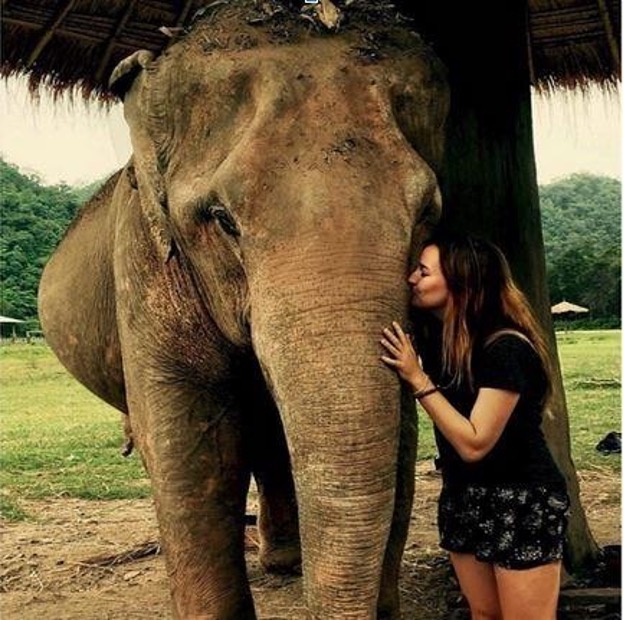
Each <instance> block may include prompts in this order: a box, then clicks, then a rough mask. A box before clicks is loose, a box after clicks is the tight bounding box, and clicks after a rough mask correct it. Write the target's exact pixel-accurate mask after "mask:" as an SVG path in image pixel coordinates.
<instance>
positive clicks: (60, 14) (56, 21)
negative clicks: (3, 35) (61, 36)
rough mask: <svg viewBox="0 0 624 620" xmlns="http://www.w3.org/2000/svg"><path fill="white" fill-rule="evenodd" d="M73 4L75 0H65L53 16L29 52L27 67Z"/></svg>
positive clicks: (37, 56)
mask: <svg viewBox="0 0 624 620" xmlns="http://www.w3.org/2000/svg"><path fill="white" fill-rule="evenodd" d="M74 4H76V0H67V2H66V3H65V6H64V7H63V8H62V9H61V10H60V11H59V12H58V13H57V15H56V17H55V18H54V21H53V22H52V24H50V26H48V28H46V31H45V33H44V35H43V36H42V37H41V39H39V43H37V46H36V47H35V49H34V50H33V51H32V53H31V54H30V56H29V58H28V62H27V63H26V66H27V67H32V65H33V64H34V63H35V61H36V60H37V58H39V56H40V54H41V52H42V51H43V50H44V48H45V46H46V45H47V44H48V43H49V42H50V39H52V37H53V36H54V32H55V31H56V29H57V28H58V27H59V26H60V25H61V23H62V22H63V20H64V19H65V18H66V17H67V14H68V13H69V12H70V11H71V10H72V8H73V7H74Z"/></svg>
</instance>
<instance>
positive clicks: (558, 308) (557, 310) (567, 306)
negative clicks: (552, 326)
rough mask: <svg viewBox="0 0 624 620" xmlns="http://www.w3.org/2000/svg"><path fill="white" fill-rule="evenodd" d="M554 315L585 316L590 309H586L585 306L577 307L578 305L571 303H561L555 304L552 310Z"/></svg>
mask: <svg viewBox="0 0 624 620" xmlns="http://www.w3.org/2000/svg"><path fill="white" fill-rule="evenodd" d="M550 311H551V312H552V314H568V313H571V314H584V313H585V312H589V308H584V307H583V306H577V305H576V304H573V303H570V302H569V301H561V302H559V303H558V304H555V305H554V306H552V307H551V308H550Z"/></svg>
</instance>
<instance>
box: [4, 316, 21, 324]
mask: <svg viewBox="0 0 624 620" xmlns="http://www.w3.org/2000/svg"><path fill="white" fill-rule="evenodd" d="M24 322H25V321H20V319H12V318H11V317H10V316H0V323H24Z"/></svg>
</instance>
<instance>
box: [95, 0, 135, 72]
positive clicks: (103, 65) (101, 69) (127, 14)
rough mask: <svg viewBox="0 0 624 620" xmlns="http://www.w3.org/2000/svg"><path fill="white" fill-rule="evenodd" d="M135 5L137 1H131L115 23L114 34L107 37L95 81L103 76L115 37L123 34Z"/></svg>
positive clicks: (113, 46)
mask: <svg viewBox="0 0 624 620" xmlns="http://www.w3.org/2000/svg"><path fill="white" fill-rule="evenodd" d="M136 3H137V0H131V1H130V2H129V3H128V6H127V7H126V10H125V11H124V13H123V15H122V16H121V19H120V20H119V21H118V22H117V27H116V28H115V32H113V34H112V36H111V37H109V39H108V43H107V44H106V49H105V50H104V54H102V60H101V62H100V66H99V67H98V69H97V71H96V73H95V81H96V82H100V81H101V80H102V77H103V75H104V71H105V70H106V67H107V66H108V63H109V61H110V58H111V55H112V53H113V50H114V49H115V43H116V41H117V37H118V36H119V35H120V34H121V33H122V32H123V29H124V28H125V27H126V24H127V23H128V20H129V19H130V15H131V14H132V11H134V7H135V5H136Z"/></svg>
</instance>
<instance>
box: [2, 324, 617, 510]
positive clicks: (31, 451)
mask: <svg viewBox="0 0 624 620" xmlns="http://www.w3.org/2000/svg"><path fill="white" fill-rule="evenodd" d="M558 345H559V355H560V358H561V363H562V368H563V373H564V381H565V385H566V394H567V399H568V407H569V414H570V429H571V436H572V456H573V459H574V461H575V463H576V466H577V467H578V468H579V469H588V468H594V467H607V468H612V469H614V470H616V471H619V468H620V457H619V455H610V456H604V455H602V454H600V453H599V452H597V451H596V449H595V446H596V444H597V443H598V441H600V439H602V437H604V435H605V434H606V433H607V432H609V431H612V430H618V431H619V430H620V422H621V420H620V410H621V405H620V395H621V386H620V348H621V342H620V332H619V331H592V332H564V333H559V334H558ZM0 399H1V400H0V403H1V404H0V407H1V408H0V488H1V492H0V513H1V514H2V516H4V517H6V518H13V519H17V518H22V517H23V516H24V515H23V512H22V511H21V509H20V507H19V500H20V499H22V498H24V499H28V498H31V499H32V498H43V497H80V498H86V499H122V498H139V497H146V496H148V495H149V493H150V491H149V482H148V480H147V478H146V476H145V473H144V471H143V468H142V466H141V462H140V459H139V458H138V456H137V455H136V454H133V455H132V456H131V457H130V458H128V459H124V458H123V457H121V456H120V448H121V445H122V443H123V439H124V438H123V432H122V428H121V422H120V415H121V414H119V413H118V412H117V411H116V410H114V409H113V408H111V407H109V406H108V405H106V404H105V403H103V402H102V401H100V400H99V399H98V398H97V397H96V396H94V395H93V394H91V393H90V392H89V391H88V390H87V389H86V388H84V387H82V386H81V385H80V384H79V383H78V382H77V381H75V380H74V379H72V378H71V377H70V376H69V375H68V373H67V372H66V371H65V370H64V369H63V367H62V366H61V365H60V364H59V362H58V361H57V360H56V358H55V357H54V355H53V353H52V352H51V350H50V349H49V348H48V347H47V346H46V345H42V344H32V345H26V344H8V345H4V346H2V347H0ZM419 425H420V447H419V458H420V459H429V458H432V457H433V456H434V455H435V446H434V442H433V432H432V429H431V423H430V422H429V419H428V418H427V416H426V415H423V414H421V415H420V416H419Z"/></svg>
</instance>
